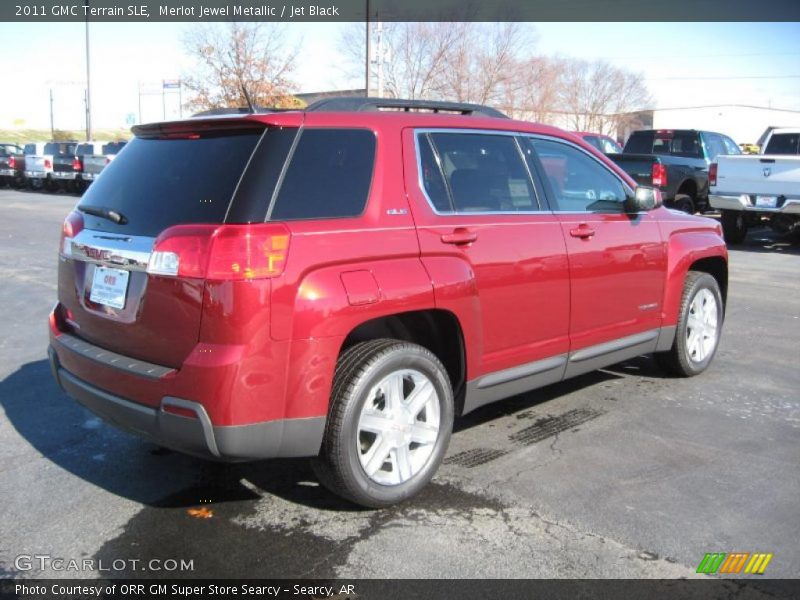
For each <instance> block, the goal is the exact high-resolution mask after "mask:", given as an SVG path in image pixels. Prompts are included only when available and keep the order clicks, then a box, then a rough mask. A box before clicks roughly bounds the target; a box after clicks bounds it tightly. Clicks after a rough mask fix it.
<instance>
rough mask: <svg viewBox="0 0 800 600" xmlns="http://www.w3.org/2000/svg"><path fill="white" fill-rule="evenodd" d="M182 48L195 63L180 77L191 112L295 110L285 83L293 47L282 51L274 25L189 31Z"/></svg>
mask: <svg viewBox="0 0 800 600" xmlns="http://www.w3.org/2000/svg"><path fill="white" fill-rule="evenodd" d="M184 46H185V48H186V50H187V52H188V53H189V55H190V56H192V57H194V58H195V60H196V66H195V68H194V69H193V71H192V73H191V74H189V75H187V76H185V77H184V78H183V82H184V85H185V86H186V88H188V89H189V90H190V92H192V94H191V96H190V98H189V101H188V102H187V107H189V108H190V109H194V110H204V109H209V108H219V107H226V106H247V104H248V99H249V101H250V102H252V104H253V105H254V106H296V105H297V104H298V102H299V101H298V100H297V99H296V98H294V97H293V96H292V95H291V90H292V87H293V83H292V81H291V79H290V76H291V73H292V71H293V69H294V66H295V61H296V58H297V49H296V48H295V49H289V50H287V49H286V48H287V44H286V39H285V32H284V29H283V28H282V27H281V25H279V24H275V23H259V22H247V23H229V24H226V25H221V26H216V25H205V26H198V27H196V28H194V29H192V30H191V31H190V32H189V33H188V34H187V35H186V37H185V38H184Z"/></svg>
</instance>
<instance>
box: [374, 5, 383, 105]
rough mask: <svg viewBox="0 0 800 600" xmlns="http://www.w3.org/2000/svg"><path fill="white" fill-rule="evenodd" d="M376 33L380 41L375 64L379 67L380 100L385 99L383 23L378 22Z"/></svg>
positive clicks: (377, 44)
mask: <svg viewBox="0 0 800 600" xmlns="http://www.w3.org/2000/svg"><path fill="white" fill-rule="evenodd" d="M376 31H377V33H378V41H377V43H376V48H375V63H376V64H377V67H378V69H377V71H378V98H383V21H378V24H377V26H376Z"/></svg>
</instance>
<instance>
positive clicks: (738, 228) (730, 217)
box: [721, 210, 747, 244]
mask: <svg viewBox="0 0 800 600" xmlns="http://www.w3.org/2000/svg"><path fill="white" fill-rule="evenodd" d="M721 220H722V235H723V236H724V237H725V241H726V242H727V243H728V244H741V243H742V242H743V241H744V238H745V237H746V236H747V219H745V214H744V211H742V210H723V211H722V219H721Z"/></svg>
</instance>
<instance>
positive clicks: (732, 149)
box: [721, 135, 742, 154]
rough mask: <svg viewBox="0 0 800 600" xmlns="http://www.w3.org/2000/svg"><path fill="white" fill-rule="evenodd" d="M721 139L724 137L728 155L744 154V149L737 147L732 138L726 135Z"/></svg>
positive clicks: (723, 141)
mask: <svg viewBox="0 0 800 600" xmlns="http://www.w3.org/2000/svg"><path fill="white" fill-rule="evenodd" d="M721 137H722V143H723V144H725V152H726V154H741V153H742V149H741V148H739V146H737V145H736V142H734V141H733V140H732V139H731V138H729V137H728V136H725V135H723V136H721Z"/></svg>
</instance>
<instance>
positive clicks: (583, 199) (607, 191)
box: [529, 138, 627, 212]
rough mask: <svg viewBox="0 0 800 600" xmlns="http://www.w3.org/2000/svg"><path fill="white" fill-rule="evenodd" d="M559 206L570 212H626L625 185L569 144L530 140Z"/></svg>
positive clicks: (537, 139) (556, 206)
mask: <svg viewBox="0 0 800 600" xmlns="http://www.w3.org/2000/svg"><path fill="white" fill-rule="evenodd" d="M529 143H530V145H531V146H532V147H533V149H534V150H535V152H536V155H537V157H538V159H539V163H540V164H541V166H542V169H543V170H544V174H545V178H546V179H547V182H548V183H549V184H550V189H551V190H552V197H553V201H554V203H555V206H553V210H557V211H566V212H624V210H625V200H626V198H627V193H626V190H625V187H624V186H623V185H622V182H621V181H620V180H619V179H618V178H617V177H616V176H615V175H614V174H613V173H611V171H609V170H608V169H607V168H606V167H604V166H603V165H602V164H600V163H599V162H598V161H597V160H595V159H594V158H592V157H591V156H589V155H588V154H586V153H585V152H583V151H582V150H579V149H578V148H576V147H574V146H570V145H569V144H564V143H561V142H553V141H550V140H544V139H540V138H529Z"/></svg>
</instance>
